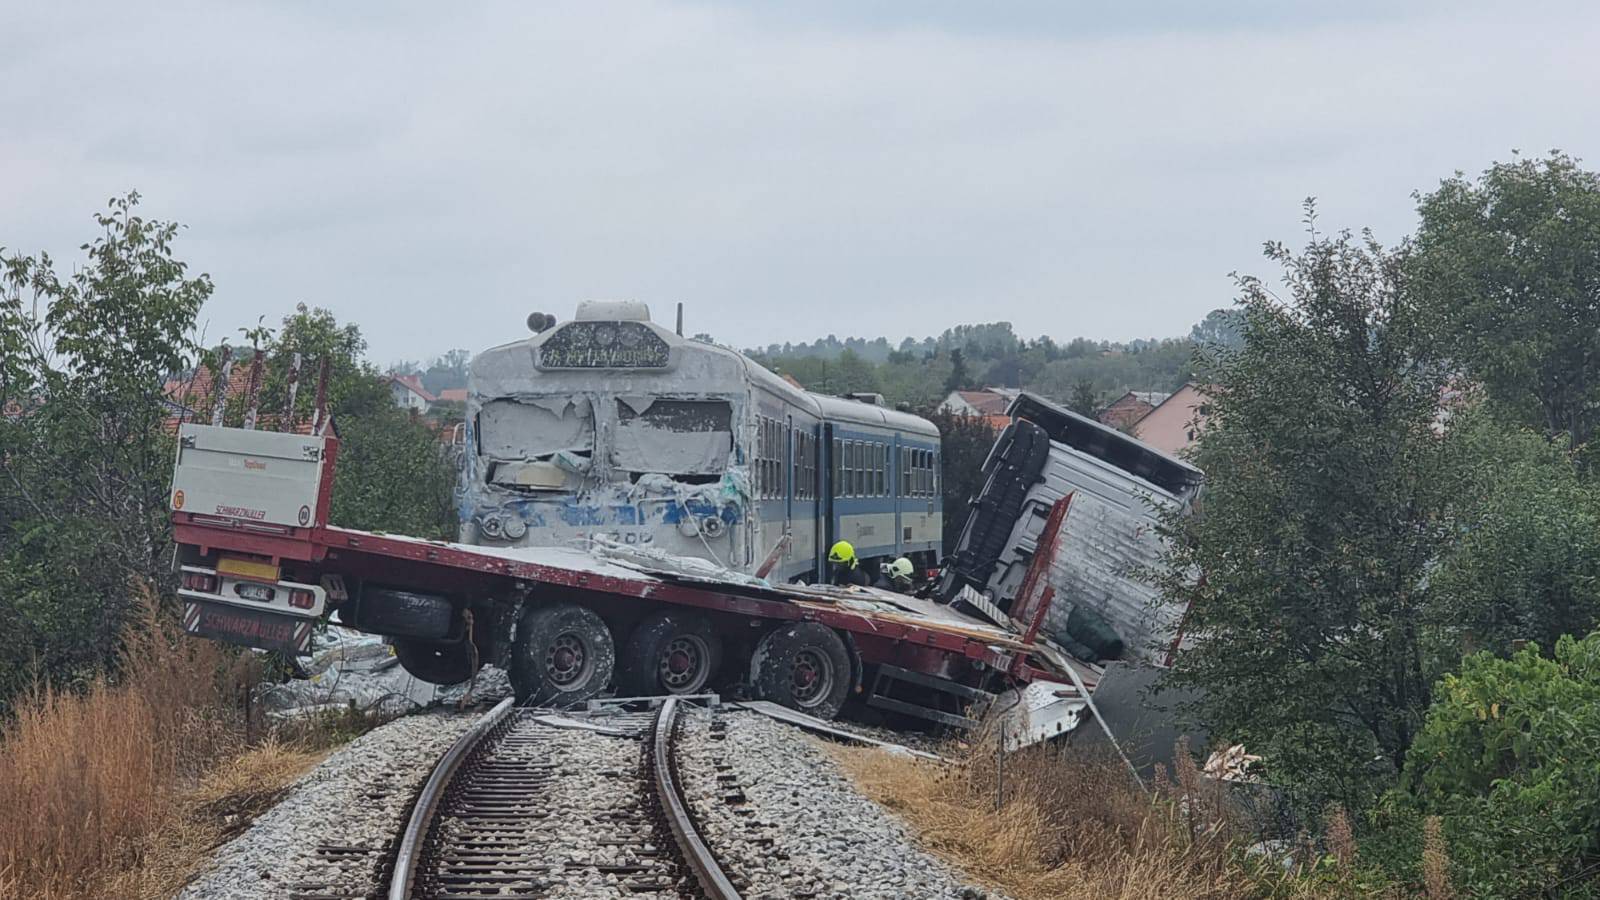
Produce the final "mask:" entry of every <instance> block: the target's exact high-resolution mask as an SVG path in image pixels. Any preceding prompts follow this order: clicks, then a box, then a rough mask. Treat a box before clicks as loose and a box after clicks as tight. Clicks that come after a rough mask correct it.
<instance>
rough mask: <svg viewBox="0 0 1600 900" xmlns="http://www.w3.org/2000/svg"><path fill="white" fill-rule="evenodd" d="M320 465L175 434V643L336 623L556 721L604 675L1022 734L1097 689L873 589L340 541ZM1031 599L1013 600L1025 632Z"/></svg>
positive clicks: (992, 636)
mask: <svg viewBox="0 0 1600 900" xmlns="http://www.w3.org/2000/svg"><path fill="white" fill-rule="evenodd" d="M338 452H339V442H338V440H337V439H336V438H335V437H333V436H331V435H309V436H308V435H298V434H282V433H276V432H265V431H251V430H245V429H239V428H224V427H217V426H209V425H193V424H189V425H184V426H182V428H181V429H180V435H179V452H178V461H177V467H176V471H175V474H174V480H173V496H172V518H173V528H174V534H175V538H176V541H177V543H178V546H179V566H180V570H181V581H182V586H181V589H180V591H179V596H180V598H181V600H182V601H183V604H184V624H185V627H186V629H187V630H188V631H190V632H191V633H193V634H196V635H201V636H205V637H210V638H214V639H218V640H223V641H228V642H232V643H238V644H243V645H247V646H251V647H256V648H260V649H266V650H277V651H282V652H285V653H289V654H296V655H299V654H305V653H307V652H309V649H310V646H311V637H312V633H313V630H314V628H315V626H316V624H317V623H318V622H323V621H336V622H338V623H340V624H342V625H345V626H348V627H352V628H356V629H360V630H364V631H369V632H374V633H378V634H382V635H385V636H386V637H388V638H390V639H391V641H392V642H393V643H394V645H395V648H396V655H397V656H399V657H400V661H401V663H402V665H404V666H405V667H406V668H407V670H408V671H410V672H412V673H413V674H415V675H418V676H419V677H421V678H423V679H424V680H428V681H434V682H436V683H455V682H461V681H465V680H467V679H468V678H469V677H471V676H472V675H473V674H474V673H475V672H476V670H477V668H478V667H479V665H481V664H482V663H486V662H496V663H498V664H500V665H502V666H504V667H505V668H506V669H507V670H508V671H509V672H510V674H511V677H512V683H513V685H514V687H515V688H516V690H517V693H518V695H519V697H520V698H521V699H523V700H525V701H529V702H538V703H541V704H549V705H557V706H559V705H566V704H573V703H578V702H583V701H585V700H587V699H589V698H590V697H593V696H595V695H596V694H598V693H600V692H601V691H603V690H606V689H607V688H608V686H609V685H610V684H611V683H612V682H613V678H614V680H615V690H617V691H618V692H619V693H620V694H622V695H632V694H662V693H692V692H697V691H702V690H705V689H707V688H708V687H713V688H718V689H724V690H731V691H733V692H735V693H738V692H744V693H748V694H750V695H753V696H755V697H757V698H759V699H765V700H771V701H775V702H778V703H781V704H783V705H785V706H789V707H791V708H794V709H797V710H799V711H801V712H805V713H808V714H810V715H813V716H818V717H822V718H828V717H832V716H833V715H834V714H836V713H837V712H838V711H839V709H840V707H841V706H842V705H843V704H844V703H845V702H846V701H847V700H857V701H862V702H864V704H865V705H867V706H871V707H877V708H880V709H885V710H890V711H893V712H896V713H902V714H909V715H914V716H918V717H921V718H924V719H930V720H933V721H937V722H941V723H944V724H946V725H952V726H957V727H972V726H974V725H976V723H977V720H978V718H979V717H981V715H982V714H983V713H984V712H985V711H986V710H988V709H989V708H991V707H993V706H994V705H995V703H996V701H997V700H1001V699H1002V697H1005V698H1006V699H1005V700H1004V702H1005V703H1006V704H1007V705H1015V706H1016V707H1017V708H1018V709H1020V710H1023V711H1024V713H1025V715H1024V720H1025V721H1024V722H1023V724H1022V725H1021V726H1020V727H1021V728H1022V729H1024V730H1032V731H1037V732H1039V733H1038V735H1037V736H1038V737H1045V736H1048V735H1049V733H1051V732H1052V731H1064V730H1068V729H1070V728H1071V727H1072V726H1073V725H1075V724H1076V721H1077V716H1078V713H1079V711H1080V710H1081V709H1082V708H1083V705H1084V704H1083V700H1084V698H1085V696H1086V694H1087V692H1088V691H1090V690H1092V688H1093V685H1094V684H1095V682H1096V680H1097V678H1098V676H1099V672H1100V670H1099V668H1098V667H1095V666H1092V665H1089V664H1086V663H1081V662H1078V661H1076V660H1074V659H1072V658H1071V657H1070V656H1068V655H1066V654H1065V653H1064V652H1062V651H1061V650H1060V649H1059V648H1058V647H1055V646H1053V645H1051V644H1050V643H1049V642H1048V641H1045V640H1042V639H1039V638H1038V636H1037V629H1036V628H1035V629H1032V630H1031V631H1030V632H1029V633H1026V634H1018V633H1016V632H1015V631H1012V630H1010V629H1007V628H1003V627H999V626H996V625H994V624H991V623H989V622H985V621H982V620H979V619H977V618H973V617H970V616H967V615H964V614H962V613H959V612H957V611H956V610H954V609H952V608H951V607H950V606H946V605H943V604H938V603H934V602H932V601H928V600H921V599H917V598H913V597H905V596H901V595H897V594H892V593H889V592H885V591H876V590H872V589H863V588H834V587H826V586H806V585H786V584H769V583H767V582H765V581H764V580H762V579H758V578H752V577H749V576H741V575H738V574H736V573H728V572H724V571H720V570H715V569H714V568H712V567H710V566H709V564H706V563H704V562H702V561H696V560H688V561H685V560H681V559H676V558H671V559H667V558H652V557H649V556H645V555H641V554H640V553H639V552H638V551H636V550H630V549H629V548H625V547H620V546H606V545H605V544H604V543H601V544H599V545H596V546H593V547H590V548H588V549H583V550H580V549H567V548H514V549H513V548H497V547H484V546H471V545H465V544H457V543H449V542H444V541H431V540H423V539H418V538H413V537H406V536H401V535H390V534H380V533H374V532H367V531H358V530H353V529H347V528H341V527H338V526H335V525H332V524H330V523H329V522H328V511H329V506H330V500H331V496H332V485H333V477H334V468H335V463H336V461H337V458H338ZM1040 556H1041V561H1040V566H1041V568H1042V566H1043V565H1044V564H1045V561H1044V557H1045V554H1041V555H1040ZM1023 593H1024V594H1026V593H1028V589H1027V588H1026V587H1025V588H1024V591H1023ZM1049 600H1050V598H1049V596H1048V593H1046V594H1045V595H1044V596H1034V597H1033V598H1032V602H1033V604H1034V608H1035V609H1036V612H1037V616H1036V619H1037V618H1040V617H1042V616H1043V613H1044V606H1045V605H1047V604H1048V603H1049Z"/></svg>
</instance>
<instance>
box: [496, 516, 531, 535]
mask: <svg viewBox="0 0 1600 900" xmlns="http://www.w3.org/2000/svg"><path fill="white" fill-rule="evenodd" d="M500 530H501V531H503V532H505V535H506V538H507V539H508V540H513V541H514V540H516V539H517V538H520V537H522V536H523V535H525V534H527V533H528V523H527V522H524V521H522V519H521V518H519V517H517V516H509V517H507V518H506V524H505V526H504V527H502V528H501V529H500Z"/></svg>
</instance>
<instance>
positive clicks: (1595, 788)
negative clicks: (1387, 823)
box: [1401, 633, 1600, 897]
mask: <svg viewBox="0 0 1600 900" xmlns="http://www.w3.org/2000/svg"><path fill="white" fill-rule="evenodd" d="M1403 787H1404V789H1405V791H1406V794H1407V796H1405V797H1404V798H1403V799H1402V800H1401V802H1404V803H1409V804H1411V805H1412V806H1413V807H1414V809H1415V810H1416V811H1417V812H1419V813H1421V814H1424V815H1438V816H1440V817H1441V818H1442V819H1443V822H1444V833H1445V837H1446V838H1447V839H1448V842H1449V850H1450V858H1451V868H1452V875H1453V877H1454V879H1455V882H1456V884H1457V886H1458V887H1459V888H1461V889H1462V890H1464V891H1465V892H1466V893H1468V894H1470V895H1473V896H1484V897H1519V896H1534V895H1547V896H1548V895H1554V896H1592V895H1596V894H1597V893H1600V877H1597V876H1600V633H1596V634H1592V635H1590V636H1589V637H1587V638H1584V639H1582V640H1578V639H1576V638H1573V637H1570V636H1567V637H1563V638H1561V639H1560V640H1559V641H1558V642H1557V644H1556V650H1555V655H1554V658H1546V657H1544V656H1542V655H1541V654H1540V653H1539V649H1538V647H1536V646H1533V645H1529V646H1528V647H1525V648H1523V649H1522V650H1520V651H1518V652H1517V653H1516V654H1515V655H1513V656H1512V657H1511V658H1510V659H1504V658H1499V657H1496V656H1493V655H1491V654H1489V653H1478V654H1475V655H1473V656H1470V657H1467V658H1466V659H1465V660H1464V661H1463V663H1462V666H1461V672H1460V674H1459V675H1451V676H1446V677H1445V678H1444V680H1443V681H1441V682H1440V684H1439V686H1438V688H1437V690H1436V691H1435V696H1434V702H1433V705H1432V706H1431V707H1430V708H1429V710H1428V715H1427V720H1426V722H1425V724H1424V726H1423V729H1422V733H1421V734H1420V735H1419V736H1418V738H1417V740H1416V742H1415V744H1413V745H1412V748H1411V753H1410V757H1409V759H1408V760H1407V766H1406V772H1405V777H1404V780H1403Z"/></svg>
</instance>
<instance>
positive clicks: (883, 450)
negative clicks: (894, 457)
mask: <svg viewBox="0 0 1600 900" xmlns="http://www.w3.org/2000/svg"><path fill="white" fill-rule="evenodd" d="M872 449H873V453H872V461H873V463H874V464H875V466H876V468H877V475H876V477H875V479H874V481H873V487H874V488H875V490H874V491H873V493H875V494H877V495H878V496H879V497H882V496H885V495H887V494H888V493H889V492H888V491H886V490H884V486H885V485H886V484H887V483H888V480H889V473H888V472H887V471H885V470H887V469H888V468H889V445H888V444H878V445H877V446H875V447H873V448H872Z"/></svg>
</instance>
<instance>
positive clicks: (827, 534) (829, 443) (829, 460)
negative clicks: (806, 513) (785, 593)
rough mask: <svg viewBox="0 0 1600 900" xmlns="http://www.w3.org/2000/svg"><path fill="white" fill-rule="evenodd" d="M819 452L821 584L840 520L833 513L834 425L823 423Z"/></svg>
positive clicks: (834, 471) (818, 548)
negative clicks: (829, 549) (829, 550)
mask: <svg viewBox="0 0 1600 900" xmlns="http://www.w3.org/2000/svg"><path fill="white" fill-rule="evenodd" d="M817 454H818V456H819V457H821V466H820V468H821V471H820V472H819V473H818V475H819V477H818V479H817V481H818V482H819V487H818V490H817V522H818V526H819V527H820V528H821V529H822V534H821V535H820V537H821V538H822V540H820V541H817V583H818V584H821V583H822V582H823V581H824V580H826V579H827V577H828V548H829V547H832V546H833V542H834V541H835V540H837V538H835V537H834V535H835V534H837V533H838V520H837V519H835V518H834V515H833V495H834V494H835V493H837V492H838V489H839V488H838V485H837V484H835V480H836V477H837V475H838V469H839V464H838V461H837V459H836V458H835V456H836V451H835V449H834V440H833V425H832V424H829V423H823V425H822V440H820V441H818V442H817Z"/></svg>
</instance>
